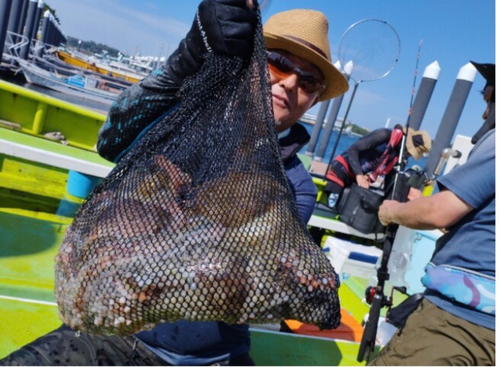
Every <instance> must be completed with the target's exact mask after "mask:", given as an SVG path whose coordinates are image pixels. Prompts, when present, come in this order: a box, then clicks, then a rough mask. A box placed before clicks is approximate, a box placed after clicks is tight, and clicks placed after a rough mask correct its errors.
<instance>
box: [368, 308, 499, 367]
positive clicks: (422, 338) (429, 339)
mask: <svg viewBox="0 0 500 367" xmlns="http://www.w3.org/2000/svg"><path fill="white" fill-rule="evenodd" d="M494 363H495V331H494V330H489V329H486V328H483V327H480V326H478V325H475V324H472V323H470V322H468V321H465V320H463V319H461V318H459V317H456V316H453V315H452V314H450V313H448V312H446V311H443V310H441V309H439V308H438V307H437V306H435V305H434V304H433V303H431V302H429V301H427V300H424V301H423V302H422V303H421V304H420V305H419V306H418V308H417V309H416V310H415V311H414V312H413V313H412V314H411V315H410V317H409V318H408V320H407V322H406V325H405V326H404V327H403V328H402V329H400V330H398V332H397V333H396V334H395V335H394V336H393V337H392V339H391V340H390V342H389V343H388V344H387V345H386V346H385V347H384V348H383V349H382V351H381V352H380V353H379V354H378V356H377V357H376V358H375V359H374V360H373V361H372V362H371V363H370V365H371V366H393V365H399V366H401V365H407V366H412V365H413V366H415V365H423V366H431V365H434V366H436V365H442V366H445V365H446V366H449V365H476V366H477V365H494Z"/></svg>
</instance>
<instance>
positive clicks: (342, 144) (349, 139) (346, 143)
mask: <svg viewBox="0 0 500 367" xmlns="http://www.w3.org/2000/svg"><path fill="white" fill-rule="evenodd" d="M302 125H303V126H304V127H305V128H306V129H307V131H308V132H309V135H310V134H312V130H313V127H314V125H311V124H306V123H302ZM323 133H324V131H323V129H322V130H321V133H320V136H319V137H318V142H320V141H321V139H322V135H323ZM338 133H339V132H338V131H336V130H335V131H332V135H331V136H330V140H329V141H328V147H327V148H326V152H325V156H324V157H323V160H322V162H324V163H328V162H329V160H330V156H331V155H332V152H333V147H334V145H335V140H337V136H338ZM358 140H359V137H357V136H349V135H347V134H342V136H341V137H340V140H339V145H338V146H337V150H336V152H335V155H339V154H340V153H342V152H344V151H346V150H347V149H348V148H349V147H350V146H351V145H352V144H354V143H355V142H357V141H358ZM318 147H319V143H318V145H316V149H318ZM306 150H307V145H306V146H304V147H303V148H302V149H301V150H300V152H299V153H300V154H305V153H306Z"/></svg>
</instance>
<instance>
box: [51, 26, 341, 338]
mask: <svg viewBox="0 0 500 367" xmlns="http://www.w3.org/2000/svg"><path fill="white" fill-rule="evenodd" d="M259 24H261V23H260V21H259ZM266 56H267V55H266V50H265V46H264V41H263V35H262V30H261V27H260V26H259V27H258V31H257V35H256V37H255V50H254V52H253V55H252V57H251V60H249V61H247V62H243V61H242V60H240V59H238V58H226V57H222V56H217V55H213V54H209V55H208V56H207V58H206V60H205V62H204V65H203V67H202V70H201V71H200V72H199V73H198V74H196V75H195V76H193V77H191V78H190V79H188V80H186V81H185V83H184V85H183V87H182V88H181V91H180V92H179V93H180V100H181V103H180V105H179V107H178V108H176V109H175V110H174V111H172V112H171V113H170V114H168V115H167V117H166V118H164V119H163V120H162V121H160V122H159V123H158V124H157V125H155V126H154V127H153V128H152V129H151V130H150V131H149V132H147V133H146V134H145V135H144V136H143V137H142V138H141V139H140V140H139V141H138V142H137V143H136V144H135V145H134V146H133V148H132V149H131V150H130V151H129V152H128V153H127V154H126V155H125V156H124V157H123V159H122V160H121V161H120V162H119V163H118V165H117V166H116V167H115V169H114V170H113V171H112V172H111V173H110V174H109V176H108V177H106V178H105V179H104V180H103V181H102V182H101V184H99V185H98V186H97V187H96V188H95V189H94V191H93V192H92V193H91V195H90V196H89V198H88V199H87V201H86V202H85V203H84V204H83V205H82V207H81V208H80V209H79V211H78V213H77V215H76V216H75V219H74V221H73V223H72V225H71V226H70V227H69V228H68V230H67V232H66V234H65V237H64V240H63V243H62V245H61V247H60V250H59V253H58V255H57V257H56V272H55V273H56V286H55V293H56V299H57V303H58V306H59V314H60V317H61V319H62V320H63V322H64V323H66V324H68V325H69V326H71V327H72V328H75V329H79V330H84V331H86V332H89V333H93V334H121V335H125V334H131V333H135V332H138V331H140V330H147V329H151V328H152V327H154V326H155V325H156V324H158V323H160V322H172V321H177V320H180V319H185V320H192V321H224V322H226V323H229V324H235V323H270V322H279V321H281V320H283V319H286V318H291V319H296V320H300V321H302V322H305V323H311V324H316V325H318V326H319V327H320V328H330V329H331V328H335V327H337V326H338V325H339V323H340V305H339V299H338V294H337V286H338V284H337V280H336V274H335V272H334V269H333V267H332V266H331V265H330V263H329V261H328V260H327V258H326V257H325V256H324V254H323V253H322V252H321V249H320V248H319V247H318V246H317V245H315V244H314V242H313V240H312V238H311V237H310V235H309V233H308V231H307V227H306V225H305V223H304V222H303V221H302V219H301V218H300V216H299V214H298V210H297V208H296V204H295V201H294V197H293V194H292V192H291V189H290V187H289V185H288V182H287V179H286V176H285V171H284V168H283V163H282V161H281V158H280V152H279V147H278V141H277V137H276V132H275V121H274V118H273V112H272V100H271V93H270V88H269V85H270V81H269V76H268V71H267V61H266Z"/></svg>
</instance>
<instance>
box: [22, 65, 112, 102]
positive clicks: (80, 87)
mask: <svg viewBox="0 0 500 367" xmlns="http://www.w3.org/2000/svg"><path fill="white" fill-rule="evenodd" d="M18 62H19V65H20V66H21V70H22V71H23V73H24V76H25V78H26V80H27V81H28V82H29V83H32V84H37V85H40V86H42V87H45V88H49V89H53V90H56V91H58V92H61V93H65V94H69V95H73V96H76V97H82V98H86V99H90V100H93V101H96V102H101V103H105V104H111V103H112V102H113V101H114V100H115V99H116V97H117V96H118V93H119V92H120V90H115V92H112V91H109V88H108V87H106V85H105V83H103V82H101V81H100V80H99V79H96V78H92V77H90V76H83V75H79V74H73V75H70V76H65V75H60V74H58V73H54V72H50V71H48V70H44V69H42V68H40V67H38V66H36V65H34V64H32V63H29V62H27V61H25V60H18ZM103 88H107V89H108V90H104V89H103Z"/></svg>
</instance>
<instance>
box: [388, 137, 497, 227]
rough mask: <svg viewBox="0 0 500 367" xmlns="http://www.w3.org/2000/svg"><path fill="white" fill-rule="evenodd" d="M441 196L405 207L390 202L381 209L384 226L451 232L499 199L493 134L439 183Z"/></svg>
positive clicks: (416, 200) (422, 199) (439, 180)
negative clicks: (396, 225) (449, 229)
mask: <svg viewBox="0 0 500 367" xmlns="http://www.w3.org/2000/svg"><path fill="white" fill-rule="evenodd" d="M438 185H439V187H440V188H441V190H442V191H441V192H439V193H437V194H435V195H432V196H430V197H423V198H420V199H415V200H413V201H410V202H408V203H405V204H401V203H398V202H397V201H391V200H386V201H384V202H383V204H382V205H381V207H380V209H379V219H380V221H381V222H382V224H385V225H386V224H389V223H398V224H401V225H403V226H405V227H409V228H414V229H434V228H447V227H450V226H452V225H454V224H455V223H457V222H458V221H459V220H460V219H462V218H463V217H465V216H466V215H467V214H468V213H470V212H471V211H472V210H473V209H476V208H479V207H481V205H484V203H486V202H487V201H488V200H490V199H491V197H492V196H494V195H495V136H494V135H493V134H490V135H489V136H488V137H487V138H486V140H484V141H483V142H482V143H481V144H480V145H479V146H476V150H475V151H473V153H471V155H470V156H469V159H468V160H467V162H465V164H463V165H462V166H460V167H458V168H455V169H453V170H452V171H451V172H450V173H448V174H447V175H444V176H442V177H441V178H439V179H438Z"/></svg>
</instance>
